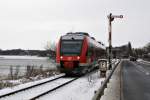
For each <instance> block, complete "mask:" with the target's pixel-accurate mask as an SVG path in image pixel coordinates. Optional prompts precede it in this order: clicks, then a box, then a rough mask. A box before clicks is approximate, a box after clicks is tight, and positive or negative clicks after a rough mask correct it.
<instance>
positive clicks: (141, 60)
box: [137, 59, 150, 64]
mask: <svg viewBox="0 0 150 100" xmlns="http://www.w3.org/2000/svg"><path fill="white" fill-rule="evenodd" d="M137 61H138V62H142V63H147V64H150V62H149V61H145V60H143V59H138V60H137Z"/></svg>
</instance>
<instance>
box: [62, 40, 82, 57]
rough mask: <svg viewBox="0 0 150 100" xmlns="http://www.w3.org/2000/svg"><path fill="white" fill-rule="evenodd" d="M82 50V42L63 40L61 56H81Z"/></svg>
mask: <svg viewBox="0 0 150 100" xmlns="http://www.w3.org/2000/svg"><path fill="white" fill-rule="evenodd" d="M81 48H82V40H62V41H61V55H66V56H71V55H72V56H75V55H80V52H81Z"/></svg>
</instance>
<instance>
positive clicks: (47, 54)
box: [0, 49, 55, 58]
mask: <svg viewBox="0 0 150 100" xmlns="http://www.w3.org/2000/svg"><path fill="white" fill-rule="evenodd" d="M0 55H30V56H40V57H52V58H54V57H55V51H53V50H49V49H47V50H23V49H11V50H1V49H0Z"/></svg>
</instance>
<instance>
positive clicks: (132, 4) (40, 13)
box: [0, 0, 150, 49]
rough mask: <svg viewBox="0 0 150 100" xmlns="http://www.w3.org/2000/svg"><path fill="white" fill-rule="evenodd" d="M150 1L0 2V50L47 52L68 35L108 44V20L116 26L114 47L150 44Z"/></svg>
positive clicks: (34, 0)
mask: <svg viewBox="0 0 150 100" xmlns="http://www.w3.org/2000/svg"><path fill="white" fill-rule="evenodd" d="M149 4H150V1H149V0H0V48H1V49H15V48H22V49H44V46H45V45H46V43H47V41H56V40H58V39H59V37H60V36H61V35H63V34H65V33H66V32H70V31H73V32H75V31H83V32H88V33H90V35H92V36H94V37H95V38H96V39H97V40H101V41H103V42H104V43H105V44H106V45H107V44H108V20H107V18H106V16H107V15H108V14H109V13H110V12H112V13H113V14H123V15H124V18H123V19H115V20H114V22H113V43H112V44H113V46H118V45H123V44H126V43H127V42H128V41H131V43H132V45H133V47H142V46H144V45H145V44H146V43H147V42H150V30H149V26H150V13H149V9H150V6H149Z"/></svg>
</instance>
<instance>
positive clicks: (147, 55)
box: [112, 42, 150, 61]
mask: <svg viewBox="0 0 150 100" xmlns="http://www.w3.org/2000/svg"><path fill="white" fill-rule="evenodd" d="M112 53H113V57H114V58H116V57H117V58H129V57H130V56H133V57H137V58H142V59H145V60H149V61H150V42H149V43H147V44H146V45H145V46H143V47H142V48H132V45H131V43H130V42H128V44H126V45H122V46H118V47H113V51H112Z"/></svg>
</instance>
